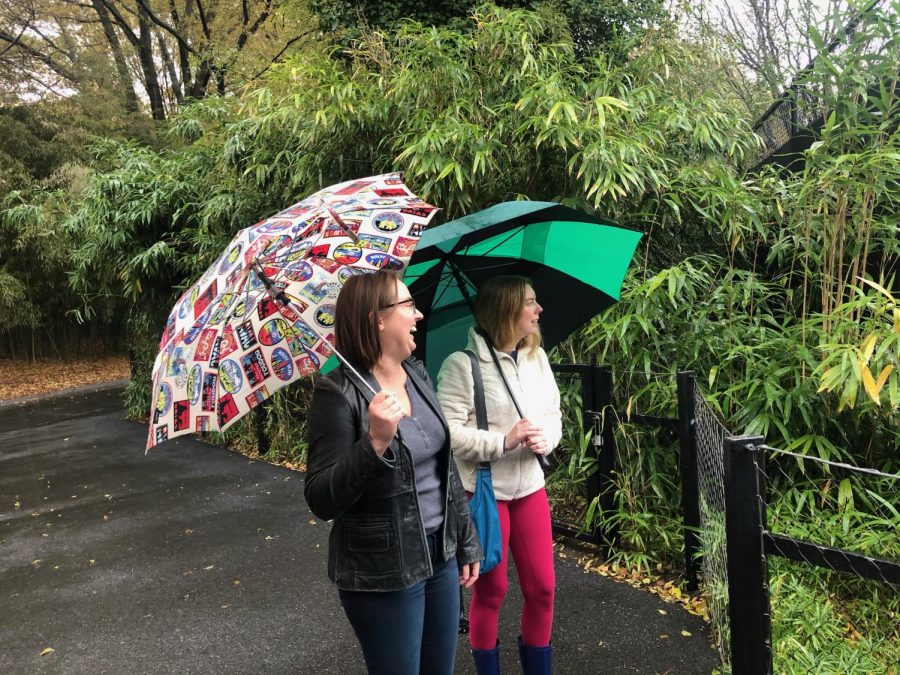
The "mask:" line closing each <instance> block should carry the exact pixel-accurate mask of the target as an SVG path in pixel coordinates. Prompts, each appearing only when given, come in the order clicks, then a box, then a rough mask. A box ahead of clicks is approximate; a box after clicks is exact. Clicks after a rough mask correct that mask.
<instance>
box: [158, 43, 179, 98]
mask: <svg viewBox="0 0 900 675" xmlns="http://www.w3.org/2000/svg"><path fill="white" fill-rule="evenodd" d="M156 44H158V45H159V53H160V54H161V55H162V60H163V63H164V64H165V66H166V72H167V73H168V74H169V79H170V80H171V81H172V93H173V94H174V95H175V102H176V103H177V104H178V105H179V106H180V105H181V104H183V103H184V90H183V89H182V87H181V80H179V79H178V73H177V72H176V70H175V62H174V61H172V56H171V55H170V54H169V48H168V47H167V46H166V40H165V38H164V37H163V36H162V34H161V33H159V32H157V33H156Z"/></svg>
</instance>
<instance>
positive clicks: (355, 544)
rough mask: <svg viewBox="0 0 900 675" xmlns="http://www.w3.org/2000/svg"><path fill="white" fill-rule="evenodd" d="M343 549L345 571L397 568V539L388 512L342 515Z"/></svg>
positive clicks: (395, 529)
mask: <svg viewBox="0 0 900 675" xmlns="http://www.w3.org/2000/svg"><path fill="white" fill-rule="evenodd" d="M344 550H345V551H346V552H347V558H346V565H347V571H349V572H354V573H372V572H376V573H384V572H399V571H400V567H401V565H400V542H399V538H398V536H397V528H396V526H395V524H394V521H393V518H392V517H391V516H390V515H377V514H365V515H353V516H346V517H345V522H344Z"/></svg>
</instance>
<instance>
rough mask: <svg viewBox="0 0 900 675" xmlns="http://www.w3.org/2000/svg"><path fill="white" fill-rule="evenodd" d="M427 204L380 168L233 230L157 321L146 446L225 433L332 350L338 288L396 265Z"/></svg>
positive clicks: (410, 245) (429, 213) (418, 230)
mask: <svg viewBox="0 0 900 675" xmlns="http://www.w3.org/2000/svg"><path fill="white" fill-rule="evenodd" d="M436 210H437V209H436V208H435V207H434V206H431V205H430V204H427V203H425V202H423V201H422V200H420V199H419V198H418V197H416V195H414V194H413V193H412V191H411V190H410V189H409V188H408V187H406V185H404V184H403V181H402V180H401V179H400V176H399V174H386V175H383V176H373V177H370V178H362V179H359V180H353V181H348V182H345V183H341V184H339V185H334V186H331V187H328V188H325V189H323V190H320V191H319V192H317V193H315V194H313V195H311V196H310V197H308V198H307V199H304V200H303V201H302V202H299V203H297V204H294V205H293V206H291V207H289V208H288V209H286V210H284V211H282V212H281V213H278V214H276V215H274V216H272V217H271V218H268V219H266V220H263V221H262V222H259V223H257V224H256V225H253V226H251V227H248V228H246V229H243V230H241V231H240V232H238V233H237V235H236V236H235V238H234V239H233V240H232V242H231V243H230V244H229V245H228V247H227V248H226V249H225V252H224V253H223V254H222V255H221V256H220V257H219V259H218V260H216V262H215V263H213V265H212V266H211V267H210V268H209V269H208V270H206V272H205V273H204V274H203V276H202V277H201V278H200V280H199V281H197V282H196V283H195V284H194V285H193V286H191V287H190V288H189V289H188V290H187V292H185V293H184V295H183V296H182V297H181V298H180V299H179V301H178V302H177V303H176V305H175V307H174V309H173V310H172V313H171V314H170V315H169V319H168V321H167V322H166V326H165V329H164V330H163V334H162V339H161V340H160V352H159V354H157V357H156V362H155V364H154V367H153V408H152V411H151V412H152V414H151V419H150V431H149V434H148V438H147V449H148V450H149V449H150V448H151V447H153V446H154V445H158V444H159V443H162V442H163V441H166V440H168V439H170V438H174V437H176V436H181V435H184V434H189V433H195V432H206V431H224V430H225V429H227V428H228V427H230V426H231V425H232V424H234V423H235V422H236V421H237V420H238V419H240V417H241V416H242V415H244V414H245V413H247V412H248V411H250V410H251V409H252V408H255V407H256V406H257V405H259V404H260V403H261V402H262V401H264V400H265V399H266V398H268V397H269V396H271V395H272V394H273V393H274V392H275V391H277V390H278V389H280V388H281V387H284V386H285V385H287V384H290V383H291V382H293V381H294V380H297V379H299V378H301V377H304V376H306V375H309V374H310V373H313V372H315V371H316V370H317V369H318V368H319V367H320V365H321V364H322V363H324V361H325V359H327V358H328V356H329V355H330V354H331V353H332V351H333V342H334V335H333V334H332V332H331V327H332V325H333V324H334V301H335V299H336V298H337V293H338V291H339V290H340V287H341V284H343V282H344V281H346V280H347V279H348V278H349V277H350V276H352V275H354V274H363V273H366V272H371V271H374V270H376V269H382V268H388V269H396V270H402V269H403V268H404V267H405V266H406V264H407V262H408V261H409V258H410V256H411V255H412V253H413V250H414V249H415V246H416V243H417V242H418V239H419V236H420V235H421V234H422V231H423V229H424V228H425V227H426V226H427V224H428V222H429V221H430V220H431V218H432V217H433V216H434V214H435V212H436Z"/></svg>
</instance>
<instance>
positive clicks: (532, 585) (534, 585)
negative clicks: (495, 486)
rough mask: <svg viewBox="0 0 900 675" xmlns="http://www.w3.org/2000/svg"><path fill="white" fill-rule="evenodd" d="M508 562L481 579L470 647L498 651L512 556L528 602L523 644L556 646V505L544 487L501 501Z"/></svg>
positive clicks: (475, 593)
mask: <svg viewBox="0 0 900 675" xmlns="http://www.w3.org/2000/svg"><path fill="white" fill-rule="evenodd" d="M497 510H498V511H499V513H500V531H501V533H502V535H503V559H502V560H501V561H500V564H499V565H497V566H496V567H495V568H494V569H492V570H491V571H490V572H488V573H487V574H484V575H482V576H480V577H479V578H478V581H476V582H475V586H474V587H473V589H472V604H471V606H470V607H469V643H470V644H471V645H472V649H493V648H494V646H495V645H496V644H497V621H498V617H499V615H500V605H501V604H502V603H503V598H504V597H505V596H506V589H507V587H508V584H509V581H508V579H507V575H506V568H507V564H508V562H509V552H510V551H512V554H513V558H514V559H515V561H516V571H517V572H518V575H519V586H521V588H522V596H523V598H524V600H525V603H524V605H523V607H522V642H523V643H524V644H526V645H529V646H532V647H543V646H545V645H548V644H550V631H551V629H552V628H553V594H554V590H555V586H556V575H555V573H554V571H553V556H554V554H553V535H552V532H551V526H550V504H549V503H548V502H547V492H546V491H545V490H544V488H541V489H540V490H538V491H537V492H534V493H532V494H530V495H528V496H527V497H523V498H522V499H513V500H511V501H500V500H499V499H498V500H497Z"/></svg>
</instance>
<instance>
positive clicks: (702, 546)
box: [553, 364, 900, 675]
mask: <svg viewBox="0 0 900 675" xmlns="http://www.w3.org/2000/svg"><path fill="white" fill-rule="evenodd" d="M553 369H554V371H555V372H556V373H557V374H558V375H559V376H561V377H564V378H565V377H575V378H579V379H580V390H581V405H582V411H581V419H582V421H583V424H584V429H583V431H584V433H585V434H586V435H589V436H590V438H591V443H590V444H589V448H588V452H589V454H590V459H591V460H592V461H594V462H596V466H597V470H596V471H595V472H594V473H593V474H592V475H591V476H590V478H589V480H588V481H587V483H586V486H587V487H586V495H585V497H586V499H587V500H588V502H591V501H592V500H594V499H596V500H597V501H598V505H599V508H600V510H601V511H603V512H611V511H612V510H613V509H614V508H615V492H616V485H615V482H614V481H615V478H616V474H617V472H618V471H620V469H622V467H617V466H616V457H617V453H616V451H615V446H614V444H615V438H616V433H615V432H616V425H617V424H620V423H621V422H622V421H627V423H628V424H635V425H641V426H646V427H653V428H657V429H662V430H664V431H665V432H667V433H669V434H670V435H671V437H672V438H673V440H674V439H677V440H678V447H679V457H678V467H679V474H680V476H679V481H680V486H681V518H682V533H683V537H684V566H685V580H686V584H687V586H688V588H689V589H690V590H695V589H696V588H697V586H698V577H700V576H702V578H703V592H704V595H705V597H706V599H707V603H708V606H709V613H710V617H711V623H712V626H711V628H712V634H713V637H714V639H715V641H716V646H717V648H718V650H719V653H720V658H721V659H722V662H723V664H724V665H725V666H727V667H730V668H731V672H732V673H734V674H735V675H743V674H745V673H752V674H753V675H756V674H757V673H770V672H772V655H773V644H772V613H771V609H770V592H769V586H768V584H769V558H771V557H772V556H775V557H778V558H781V559H784V560H788V561H794V562H796V563H800V564H801V565H803V566H804V568H814V567H816V566H818V567H823V568H826V569H828V570H832V571H834V572H837V573H841V574H844V575H852V576H853V577H854V578H858V579H871V580H875V581H876V582H880V583H883V584H889V585H890V588H891V589H893V588H894V587H895V586H896V587H897V589H898V590H900V562H896V561H893V560H888V559H884V558H880V557H877V556H872V555H868V554H866V553H863V552H858V551H852V550H849V549H850V548H853V546H852V545H850V546H848V547H844V548H838V547H835V546H831V545H825V544H824V543H813V542H811V541H807V540H805V539H802V538H799V537H792V536H787V535H785V534H781V533H778V532H775V531H773V529H772V528H771V523H769V522H768V521H767V504H768V503H769V502H768V500H767V496H768V495H767V490H770V489H771V485H770V481H768V479H767V475H766V473H765V470H764V468H765V467H764V458H765V453H766V452H769V453H770V454H773V453H781V454H783V455H784V456H785V457H787V458H790V456H791V455H793V453H787V452H784V451H779V450H777V449H774V448H767V447H766V446H763V445H762V442H763V439H762V438H758V437H736V436H733V435H732V434H731V432H729V430H728V429H727V427H726V426H725V425H724V424H723V422H722V421H721V419H720V418H719V417H718V415H717V414H716V413H715V411H714V410H713V408H712V407H710V405H709V404H708V403H707V402H706V399H705V398H704V396H703V394H702V392H701V390H700V388H699V387H698V386H697V384H696V382H695V379H694V376H693V374H692V373H690V372H679V373H677V375H676V390H677V399H678V406H677V417H672V418H669V417H656V416H649V415H640V414H634V413H633V412H630V411H629V412H630V414H626V413H625V412H623V411H619V410H616V409H615V403H614V402H615V400H616V397H615V396H614V395H613V387H614V378H613V373H612V372H611V371H609V370H608V369H605V368H601V367H599V366H589V365H584V364H573V365H554V366H553ZM617 375H621V374H617ZM794 457H795V458H796V460H797V461H800V462H802V461H804V460H810V461H811V460H812V459H813V458H808V457H801V456H799V455H794ZM825 464H835V463H833V462H825ZM836 466H840V467H841V470H854V471H857V472H868V473H872V474H878V475H880V476H882V477H884V476H885V474H880V473H879V472H875V471H871V470H868V469H858V468H855V467H847V466H845V465H836ZM801 473H802V472H801ZM886 477H887V478H889V479H890V478H897V479H898V485H897V486H898V487H900V476H890V475H887V476H886ZM780 478H781V479H782V481H781V483H782V484H785V485H792V483H791V480H792V479H791V477H790V476H785V475H782V476H780ZM831 478H832V479H833V477H831ZM823 482H827V481H823ZM890 494H894V493H893V492H891V493H890ZM782 497H783V495H782ZM889 499H890V497H889ZM781 501H782V502H783V501H784V500H781ZM773 503H774V502H773ZM886 508H888V509H890V508H892V507H886ZM893 513H894V511H890V513H887V512H886V513H885V514H884V516H885V517H883V518H881V519H880V520H881V521H883V522H887V523H888V525H887V527H888V528H890V523H891V522H894V527H895V528H896V527H897V519H894V516H893V515H892V514H893ZM892 519H893V520H892ZM596 520H597V521H599V522H604V519H603V518H599V519H596ZM554 529H555V530H556V531H557V532H561V533H564V534H566V535H568V536H573V537H576V538H579V539H583V540H584V539H586V540H588V541H591V542H593V543H596V544H598V545H599V546H601V548H603V549H606V550H608V549H609V548H610V547H611V546H613V545H614V544H615V542H617V541H618V536H617V533H616V532H615V531H614V529H613V528H612V527H611V526H608V525H601V526H598V527H596V528H595V529H594V530H593V531H591V532H588V533H584V531H583V529H579V528H578V527H577V526H573V525H570V524H565V523H560V522H554ZM876 534H877V533H876ZM827 536H829V535H828V533H827V531H825V530H823V531H822V538H823V539H824V538H826V537H827ZM874 538H875V539H877V536H876V537H874Z"/></svg>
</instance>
